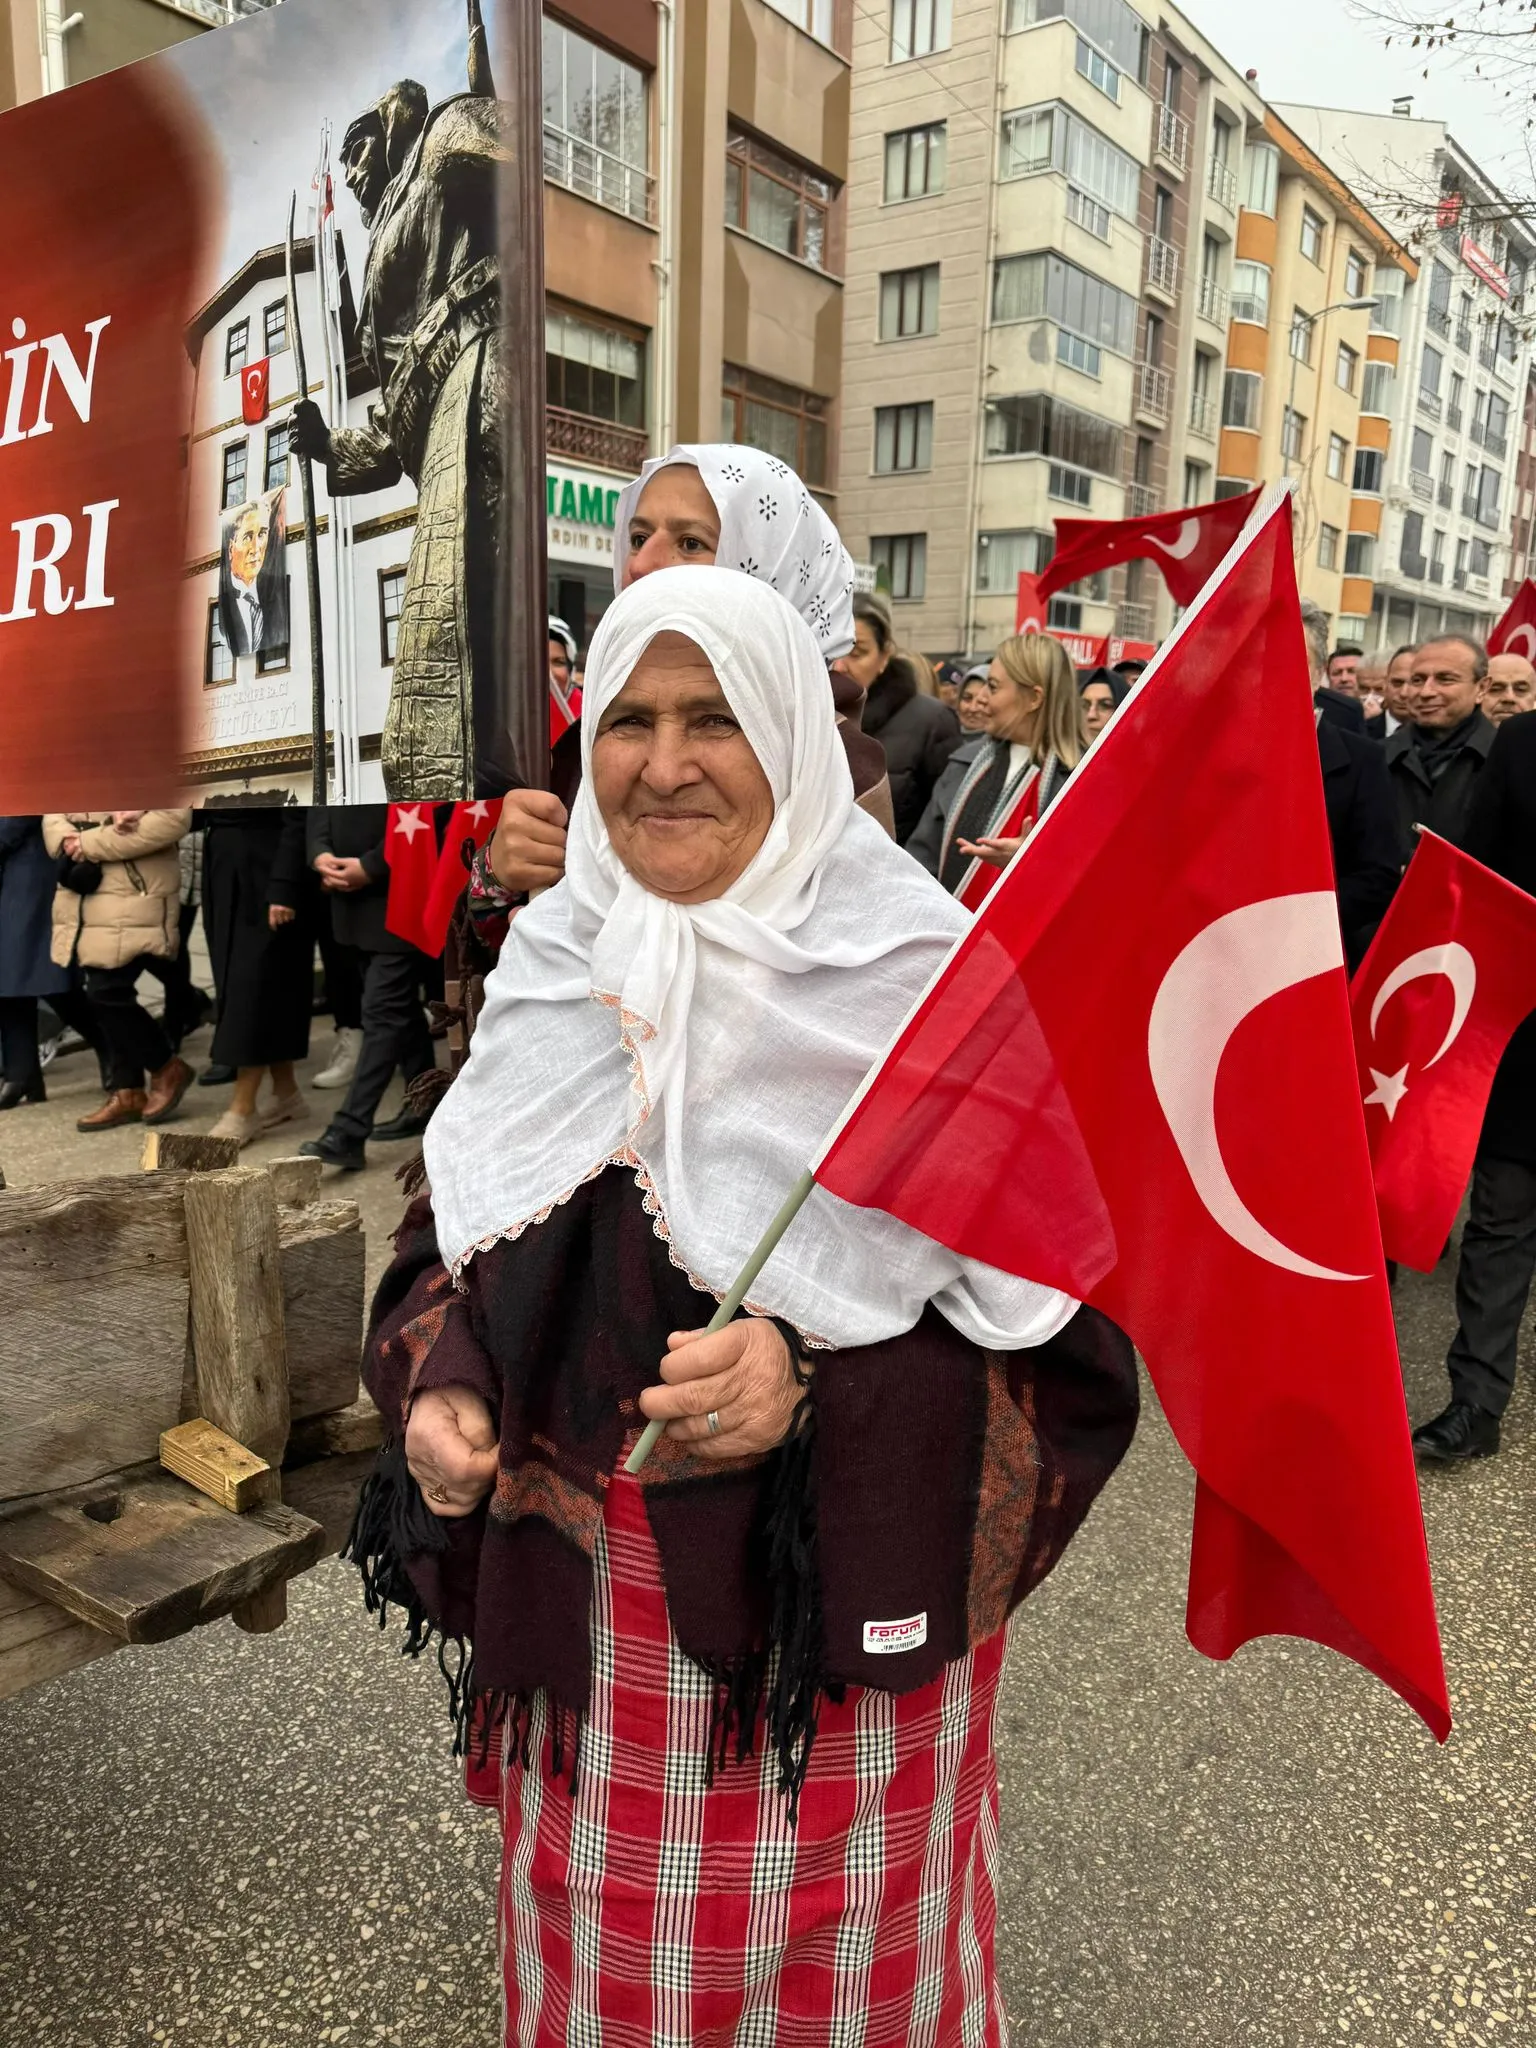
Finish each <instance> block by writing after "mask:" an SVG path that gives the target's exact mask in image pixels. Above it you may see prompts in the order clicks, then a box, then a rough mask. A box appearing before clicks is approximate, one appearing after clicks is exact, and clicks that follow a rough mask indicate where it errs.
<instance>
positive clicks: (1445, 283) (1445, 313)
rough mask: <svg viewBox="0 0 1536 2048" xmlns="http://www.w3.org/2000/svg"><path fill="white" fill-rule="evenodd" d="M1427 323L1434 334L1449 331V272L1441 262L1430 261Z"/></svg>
mask: <svg viewBox="0 0 1536 2048" xmlns="http://www.w3.org/2000/svg"><path fill="white" fill-rule="evenodd" d="M1428 285H1429V290H1428V293H1427V298H1428V302H1429V303H1428V308H1427V310H1428V313H1429V324H1430V326H1431V327H1433V329H1434V330H1435V332H1436V334H1449V333H1450V331H1451V273H1450V272H1449V271H1448V270H1447V269H1446V267H1445V265H1444V264H1443V263H1441V262H1438V261H1436V262H1434V263H1431V264H1430V266H1429V278H1428Z"/></svg>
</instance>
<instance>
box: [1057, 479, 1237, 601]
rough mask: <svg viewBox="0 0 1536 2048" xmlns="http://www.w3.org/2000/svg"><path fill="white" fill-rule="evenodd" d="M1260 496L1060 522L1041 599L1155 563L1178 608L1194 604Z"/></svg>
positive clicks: (1059, 520)
mask: <svg viewBox="0 0 1536 2048" xmlns="http://www.w3.org/2000/svg"><path fill="white" fill-rule="evenodd" d="M1259 496H1260V493H1259V492H1258V490H1252V491H1245V492H1244V493H1243V495H1242V497H1240V498H1219V499H1218V500H1217V501H1216V502H1215V503H1214V504H1212V505H1186V506H1185V507H1184V508H1183V509H1182V510H1180V511H1174V512H1149V513H1148V514H1147V515H1146V516H1145V517H1144V518H1141V519H1058V520H1057V522H1056V552H1055V554H1054V555H1052V557H1051V559H1050V561H1049V562H1048V563H1047V564H1046V566H1045V567H1044V568H1043V569H1042V570H1041V571H1040V574H1039V578H1038V582H1039V586H1040V595H1041V597H1042V598H1047V597H1049V596H1050V595H1051V594H1052V592H1053V591H1057V590H1062V589H1064V588H1065V587H1066V585H1067V584H1069V583H1076V582H1077V581H1078V579H1079V578H1080V577H1083V576H1091V575H1093V574H1094V572H1095V571H1096V570H1098V569H1109V568H1113V566H1114V565H1115V563H1117V562H1133V561H1144V560H1150V561H1154V562H1156V564H1157V566H1158V567H1159V569H1161V570H1162V572H1163V581H1164V582H1165V583H1166V584H1167V585H1168V588H1169V590H1170V591H1171V593H1172V595H1173V600H1174V603H1175V604H1193V603H1194V601H1195V598H1196V597H1197V596H1198V595H1199V592H1200V587H1201V585H1202V584H1203V583H1204V582H1205V581H1206V579H1207V578H1208V577H1209V576H1210V575H1211V574H1212V573H1213V572H1214V571H1215V570H1216V568H1217V567H1218V566H1219V564H1220V563H1221V561H1222V559H1223V557H1224V556H1225V554H1226V552H1227V550H1228V549H1229V548H1230V547H1231V546H1232V544H1233V542H1234V541H1235V540H1236V539H1237V537H1238V535H1239V534H1240V533H1241V532H1242V530H1243V528H1244V527H1245V526H1246V525H1247V523H1248V516H1249V514H1250V513H1251V512H1252V511H1253V509H1254V507H1255V506H1256V505H1257V504H1258V502H1259Z"/></svg>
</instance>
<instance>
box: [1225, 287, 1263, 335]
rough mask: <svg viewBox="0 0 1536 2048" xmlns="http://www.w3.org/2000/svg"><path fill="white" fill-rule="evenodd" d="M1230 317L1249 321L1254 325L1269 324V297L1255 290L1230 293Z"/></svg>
mask: <svg viewBox="0 0 1536 2048" xmlns="http://www.w3.org/2000/svg"><path fill="white" fill-rule="evenodd" d="M1232 318H1233V319H1234V320H1246V321H1251V322H1252V324H1253V325H1254V326H1255V327H1267V326H1268V325H1269V299H1268V297H1267V295H1266V296H1261V295H1260V294H1258V293H1256V292H1234V293H1233V294H1232Z"/></svg>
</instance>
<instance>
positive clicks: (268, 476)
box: [262, 420, 288, 491]
mask: <svg viewBox="0 0 1536 2048" xmlns="http://www.w3.org/2000/svg"><path fill="white" fill-rule="evenodd" d="M264 475H265V481H264V482H263V484H262V489H263V490H264V491H276V490H281V489H282V487H283V485H284V484H285V483H287V481H288V423H287V421H286V420H285V421H284V422H283V424H282V425H281V426H278V427H268V429H267V460H266V468H265V472H264Z"/></svg>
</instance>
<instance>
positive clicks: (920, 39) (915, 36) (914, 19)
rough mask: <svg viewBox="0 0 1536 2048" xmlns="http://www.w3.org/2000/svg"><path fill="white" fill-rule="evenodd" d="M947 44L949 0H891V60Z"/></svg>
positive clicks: (919, 54)
mask: <svg viewBox="0 0 1536 2048" xmlns="http://www.w3.org/2000/svg"><path fill="white" fill-rule="evenodd" d="M948 48H949V0H891V62H892V63H893V64H904V63H905V62H906V60H907V59H908V58H909V57H926V56H928V55H930V54H931V53H932V52H933V51H934V50H947V49H948Z"/></svg>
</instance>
